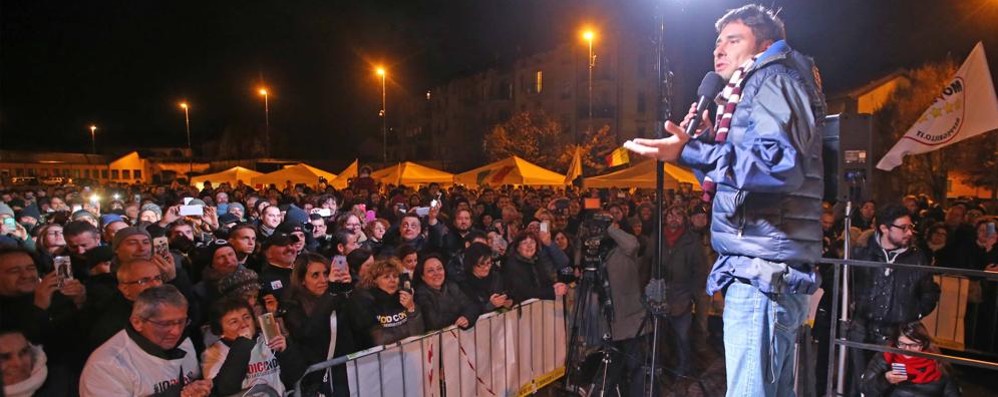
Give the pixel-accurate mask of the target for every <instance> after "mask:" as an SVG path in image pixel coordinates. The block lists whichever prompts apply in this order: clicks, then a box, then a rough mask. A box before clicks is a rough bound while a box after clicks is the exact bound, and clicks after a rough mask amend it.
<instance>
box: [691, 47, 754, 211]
mask: <svg viewBox="0 0 998 397" xmlns="http://www.w3.org/2000/svg"><path fill="white" fill-rule="evenodd" d="M759 55H761V53H759V54H756V55H755V56H753V57H752V58H751V59H749V60H747V61H745V63H742V64H741V66H739V67H738V69H735V73H734V74H732V75H731V79H729V80H728V84H727V85H726V86H724V90H723V91H721V95H720V96H719V97H718V98H717V119H716V120H715V122H714V124H715V125H717V132H716V133H715V134H714V142H716V143H723V142H724V141H726V140H727V139H728V129H730V128H731V117H732V116H733V115H734V114H735V107H736V106H738V101H740V100H741V99H742V83H744V79H745V70H747V69H748V68H749V67H750V66H752V64H754V63H755V60H756V58H758V57H759ZM716 192H717V183H716V182H715V181H714V180H713V179H711V177H710V175H707V176H704V178H703V196H702V197H701V199H702V200H703V201H704V202H707V203H709V202H711V200H713V199H714V193H716Z"/></svg>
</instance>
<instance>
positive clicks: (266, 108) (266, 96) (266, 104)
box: [258, 88, 270, 157]
mask: <svg viewBox="0 0 998 397" xmlns="http://www.w3.org/2000/svg"><path fill="white" fill-rule="evenodd" d="M258 92H259V93H260V95H261V96H263V121H264V125H265V127H264V128H265V130H264V145H265V147H264V153H266V155H267V157H270V93H269V92H267V89H266V88H260V90H259V91H258Z"/></svg>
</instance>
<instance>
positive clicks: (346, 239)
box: [333, 229, 354, 255]
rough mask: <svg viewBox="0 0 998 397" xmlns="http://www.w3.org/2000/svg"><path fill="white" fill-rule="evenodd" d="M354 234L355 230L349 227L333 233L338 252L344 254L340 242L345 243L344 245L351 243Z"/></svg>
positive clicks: (334, 245)
mask: <svg viewBox="0 0 998 397" xmlns="http://www.w3.org/2000/svg"><path fill="white" fill-rule="evenodd" d="M353 235H354V234H353V232H351V231H350V230H347V229H340V230H337V231H336V232H335V233H333V248H335V249H336V253H337V254H340V255H343V253H342V252H340V248H339V246H340V244H343V245H344V246H345V245H347V244H349V243H350V237H352V236H353Z"/></svg>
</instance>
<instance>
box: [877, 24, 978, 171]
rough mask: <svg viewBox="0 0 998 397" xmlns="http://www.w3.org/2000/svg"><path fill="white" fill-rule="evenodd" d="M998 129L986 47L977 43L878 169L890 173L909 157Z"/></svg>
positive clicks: (881, 160) (881, 161) (885, 156)
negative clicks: (905, 157) (985, 54)
mask: <svg viewBox="0 0 998 397" xmlns="http://www.w3.org/2000/svg"><path fill="white" fill-rule="evenodd" d="M995 129H998V98H996V97H995V86H994V84H993V83H992V82H991V72H990V71H989V70H988V60H987V57H985V56H984V44H983V43H980V42H978V43H977V45H976V46H974V50H973V51H971V52H970V56H968V57H967V60H966V61H964V62H963V66H960V70H957V71H956V76H953V79H952V80H951V81H950V82H949V84H946V87H944V88H943V90H942V92H941V93H940V94H939V97H937V98H936V101H935V102H933V103H932V106H929V109H928V110H926V111H925V113H922V117H920V118H919V119H918V121H916V122H915V125H913V126H911V128H910V129H909V130H908V132H906V133H905V134H904V136H903V137H901V140H900V141H898V143H896V144H894V147H892V148H891V150H890V151H888V152H887V154H886V155H884V158H882V159H880V162H879V163H877V168H879V169H882V170H884V171H890V170H893V169H894V168H895V167H897V166H899V165H901V160H902V159H903V158H904V156H906V155H909V154H920V153H927V152H931V151H933V150H938V149H940V148H943V147H945V146H949V145H952V144H954V143H957V142H960V141H962V140H964V139H967V138H970V137H973V136H977V135H981V134H983V133H985V132H988V131H992V130H995Z"/></svg>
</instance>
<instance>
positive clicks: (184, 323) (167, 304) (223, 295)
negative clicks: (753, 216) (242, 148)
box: [0, 172, 998, 396]
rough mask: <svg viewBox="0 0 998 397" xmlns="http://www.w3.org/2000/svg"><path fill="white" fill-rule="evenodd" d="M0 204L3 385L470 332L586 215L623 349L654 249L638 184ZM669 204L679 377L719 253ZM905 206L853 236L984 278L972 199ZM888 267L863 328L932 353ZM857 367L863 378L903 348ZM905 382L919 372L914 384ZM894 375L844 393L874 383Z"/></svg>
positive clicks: (545, 281)
mask: <svg viewBox="0 0 998 397" xmlns="http://www.w3.org/2000/svg"><path fill="white" fill-rule="evenodd" d="M0 198H2V203H0V218H2V219H3V220H4V229H3V233H2V236H0V360H2V362H3V385H4V386H3V387H4V392H5V395H8V396H21V395H24V396H27V395H75V394H76V393H79V394H80V395H83V396H105V395H182V396H206V395H231V394H235V393H240V392H247V391H253V392H261V393H271V394H266V395H282V394H283V393H285V392H286V391H288V390H290V389H292V388H293V387H294V383H295V382H296V381H297V380H298V379H299V378H301V376H302V375H303V373H304V371H305V368H306V367H307V366H308V365H311V364H315V363H318V362H322V361H325V360H327V359H330V358H333V357H340V356H343V355H346V354H349V353H354V352H358V351H361V350H364V349H367V348H370V347H373V346H378V345H385V344H390V343H394V342H397V341H399V340H402V339H404V338H406V337H409V336H414V335H420V334H423V333H426V332H430V331H434V330H438V329H442V328H446V327H450V326H457V327H460V328H462V329H467V328H470V327H474V326H475V323H476V320H477V319H478V317H479V316H480V315H482V314H485V313H489V312H492V311H497V310H498V311H502V310H510V309H511V308H513V307H514V306H515V305H516V304H518V303H520V302H523V301H525V300H528V299H533V298H537V299H561V297H563V296H566V295H567V294H569V292H570V290H571V289H572V287H573V285H574V284H573V283H574V282H575V281H576V280H577V278H578V276H579V275H580V274H581V273H582V272H583V271H584V270H583V269H580V267H581V266H582V263H581V259H580V258H581V257H582V255H580V251H581V250H582V249H583V248H584V247H582V245H583V242H582V241H580V239H579V236H580V235H581V234H584V233H585V231H584V230H582V229H583V226H584V224H585V222H586V219H587V217H592V216H594V215H595V214H599V215H601V216H605V217H607V218H608V219H610V220H611V221H610V225H609V227H608V228H607V229H608V230H607V236H606V238H607V239H609V240H608V241H613V242H614V247H615V248H616V251H613V250H611V251H610V254H609V256H608V257H606V258H605V259H606V263H607V267H608V269H609V272H610V279H611V282H612V283H613V284H615V285H613V287H614V288H613V299H614V300H615V301H616V312H617V314H616V315H617V317H616V318H615V319H614V320H613V326H614V327H615V328H619V329H621V330H625V331H626V332H627V333H628V334H629V336H627V337H624V336H621V337H619V338H618V337H617V336H614V338H613V339H614V342H618V341H619V342H621V343H624V346H625V347H623V348H622V349H624V350H634V349H637V348H638V347H635V346H633V344H634V343H635V340H634V339H632V337H633V336H634V335H635V334H636V333H637V332H636V331H637V328H639V327H640V324H641V323H642V322H641V320H642V318H643V317H644V311H643V308H642V306H641V304H640V299H641V291H642V290H643V288H644V285H645V284H646V283H647V281H648V279H649V277H650V273H651V265H650V264H651V263H652V262H653V261H652V259H653V258H652V255H653V252H654V249H653V248H652V247H653V244H654V230H655V219H654V211H653V200H652V199H653V194H652V192H646V191H640V190H638V191H633V192H632V191H629V190H620V189H604V190H584V189H578V188H573V187H569V188H557V189H556V188H529V187H511V186H503V187H497V188H490V187H482V188H466V187H462V186H452V187H447V188H443V187H441V186H438V185H436V184H430V185H428V186H424V187H421V188H418V189H416V188H411V187H404V186H382V185H379V184H378V183H376V182H375V181H374V180H373V179H371V178H370V177H369V176H367V174H366V173H364V172H362V175H361V177H358V178H356V179H355V180H354V181H352V183H351V186H350V187H349V188H347V189H343V190H336V189H333V188H332V187H330V186H328V185H326V184H325V182H324V181H319V183H318V184H317V185H315V186H304V185H292V184H291V183H288V184H286V185H285V186H283V187H277V186H269V187H265V188H253V187H251V186H248V185H245V184H242V183H237V184H234V185H229V184H227V183H223V184H219V185H213V184H211V183H210V182H209V183H205V185H204V186H203V188H201V189H196V188H194V187H191V186H185V185H181V184H179V183H173V184H171V185H117V184H110V185H106V186H95V187H68V186H63V187H47V188H34V189H32V188H18V189H10V190H2V191H0ZM665 201H666V203H665V204H666V208H667V210H666V211H665V216H664V219H663V222H664V232H663V247H664V249H663V253H662V255H663V257H662V263H663V265H664V268H663V270H664V271H663V275H664V277H665V278H666V281H667V283H668V286H669V288H668V293H669V299H668V302H669V308H668V316H669V318H670V321H669V324H670V325H671V331H670V332H671V333H672V334H671V335H673V336H674V337H673V338H671V339H673V340H675V342H671V345H672V346H671V348H670V349H668V350H669V352H670V353H669V354H670V358H668V359H667V360H666V361H667V362H668V363H669V364H668V365H670V366H672V367H673V371H671V372H672V373H675V374H678V375H683V376H685V375H691V374H693V373H694V372H695V371H694V368H696V367H697V366H699V365H701V364H702V363H701V362H699V360H700V358H702V357H705V356H707V355H708V353H707V352H708V351H711V350H713V351H717V346H711V344H710V342H709V341H708V335H709V330H708V318H707V317H708V314H709V313H710V309H709V308H710V306H711V297H710V296H708V295H707V294H706V293H705V288H704V286H705V285H706V282H707V274H708V273H709V271H710V267H711V265H712V259H713V258H714V257H715V254H714V252H713V250H712V249H711V247H710V236H709V234H710V233H711V232H710V224H709V219H710V217H709V211H710V209H709V207H707V206H705V205H704V204H703V202H702V201H701V200H700V196H699V193H698V192H694V191H693V190H692V187H691V186H683V187H682V188H680V189H679V190H677V191H670V192H669V194H668V195H667V196H666V197H665ZM594 203H595V204H594ZM902 203H903V204H904V206H903V207H902V206H901V205H900V203H899V204H898V205H891V204H889V205H887V206H884V208H879V209H878V208H876V204H875V203H872V202H870V203H868V204H864V205H863V206H862V208H861V210H860V211H858V212H857V217H856V219H854V220H853V222H852V226H853V228H854V229H855V230H854V233H852V236H853V238H854V239H855V241H856V242H857V246H859V247H861V248H865V249H867V251H868V252H870V254H869V255H870V256H868V257H867V258H868V259H872V260H881V261H886V262H893V261H895V260H897V261H899V262H900V263H908V262H904V261H903V259H902V258H906V257H908V256H912V255H922V254H921V252H924V253H925V254H926V255H925V257H926V258H929V260H928V261H925V262H924V263H922V262H918V261H915V262H918V263H920V264H924V265H926V266H930V265H944V266H953V267H964V268H973V269H979V270H994V271H998V265H996V263H998V260H996V259H995V258H996V250H995V247H994V244H995V237H994V234H989V231H993V224H994V223H993V218H990V217H988V216H987V212H986V211H984V210H983V208H982V207H980V206H977V205H976V204H971V203H957V204H952V205H949V206H948V207H947V208H945V211H943V209H942V207H941V206H939V205H936V204H933V203H931V202H929V201H928V200H927V199H924V198H921V199H920V198H918V197H906V198H905V199H904V200H903V201H902ZM868 207H869V208H868ZM825 215H826V216H827V219H825V217H823V223H824V224H825V225H826V228H825V240H826V256H829V257H835V256H839V255H840V252H839V251H838V248H837V247H840V246H841V245H840V241H841V238H842V224H843V222H842V219H841V218H842V216H841V215H839V214H837V213H836V212H834V211H833V210H832V208H831V207H828V208H827V212H826V214H825ZM826 220H827V222H825V221H826ZM937 221H938V223H937ZM989 222H990V223H989ZM988 225H992V226H988ZM975 227H976V228H975ZM921 236H924V238H919V237H921ZM873 248H878V249H873ZM878 255H879V256H878ZM884 255H886V256H887V258H881V257H880V256H884ZM905 274H907V273H905V272H904V271H897V272H895V273H893V277H892V278H890V280H887V281H884V280H882V279H884V278H885V277H887V276H889V275H876V274H871V275H869V277H868V278H860V281H858V282H859V283H866V284H862V285H863V286H866V287H868V288H865V289H863V288H861V291H864V292H861V294H865V295H863V296H864V298H862V299H859V300H857V312H858V313H860V316H859V317H860V318H861V319H862V321H859V322H861V323H862V324H860V325H864V326H865V328H864V329H865V331H863V336H862V339H864V340H868V341H872V340H877V341H883V342H884V343H896V344H897V345H898V346H902V345H905V344H907V345H911V344H913V343H918V344H919V347H920V348H928V346H929V345H928V342H927V341H925V339H924V337H923V335H922V334H923V333H924V330H919V329H917V327H914V328H912V327H908V328H903V327H898V325H901V324H908V323H911V322H913V321H917V320H918V319H919V318H920V317H921V316H923V315H925V314H927V313H928V312H929V311H931V310H932V309H933V308H934V307H935V301H936V300H937V299H938V287H937V286H935V284H934V283H932V281H931V277H930V278H929V279H928V281H926V279H925V278H924V277H923V276H922V275H921V274H915V275H913V276H911V277H907V276H904V275H905ZM826 279H830V277H827V278H826ZM888 284H889V285H891V286H893V287H892V288H886V287H885V286H886V285H888ZM983 288H984V291H983V294H984V295H988V294H991V295H993V294H994V289H993V287H988V284H987V283H983ZM885 291H886V293H892V294H894V295H903V294H916V295H915V296H913V297H912V298H911V299H913V300H911V301H907V300H903V299H899V298H898V299H894V300H892V301H890V302H892V303H891V305H897V306H899V307H898V308H897V309H896V310H895V309H883V310H887V312H886V313H881V312H877V310H865V309H864V308H876V309H882V308H883V305H881V304H880V301H878V300H877V299H879V298H880V297H881V296H882V294H883V293H885ZM878 294H881V295H878ZM576 300H577V299H576ZM991 300H992V301H993V300H994V299H993V298H992V299H991ZM866 302H869V305H867V304H866ZM910 302H914V303H912V304H909V303H910ZM978 302H979V303H978V304H980V305H986V304H987V300H986V299H982V300H980V301H978ZM992 305H993V303H992ZM889 306H890V305H889ZM892 307H893V306H892ZM819 317H820V315H819ZM819 320H820V319H819ZM826 321H827V319H826ZM826 324H827V322H826ZM856 329H859V328H856ZM903 329H907V330H908V331H906V332H903V333H901V334H900V336H899V334H897V332H898V331H899V330H903ZM892 330H893V331H894V333H891V331H892ZM621 334H623V332H622V333H621ZM867 335H869V336H870V337H869V338H867V337H866V336H867ZM819 338H820V335H819ZM877 338H879V339H877ZM906 338H907V339H906ZM920 338H921V339H920ZM980 338H982V339H988V338H992V336H991V334H990V333H983V334H982V335H980ZM913 340H914V341H915V342H912V341H913ZM971 343H984V342H983V340H982V341H980V342H976V341H975V342H971ZM989 343H992V342H990V339H989ZM982 346H983V345H982ZM990 346H991V351H994V346H993V344H992V345H990ZM863 359H864V363H863V367H862V368H861V369H858V371H859V372H858V373H864V372H865V373H871V371H873V373H876V372H878V371H880V372H883V368H884V366H885V365H887V366H888V367H889V366H890V363H891V362H896V361H898V359H897V357H896V356H880V355H878V356H876V357H869V358H868V357H865V356H864V357H863ZM885 359H886V360H887V361H886V363H887V364H885V361H884V360H885ZM892 360H893V361H892ZM909 361H911V360H909ZM819 362H820V361H819ZM866 362H869V367H867V366H866ZM629 366H630V365H629ZM818 379H819V380H823V377H821V376H819V377H818ZM919 379H929V378H917V379H911V381H913V382H917V381H919ZM881 380H885V381H887V383H886V384H885V383H884V382H881ZM897 380H898V379H896V378H893V377H891V376H887V377H884V378H883V379H880V378H878V379H877V381H876V382H873V383H870V384H862V385H857V387H862V388H864V390H878V391H880V390H884V389H885V388H887V387H890V386H892V385H896V384H897V383H899V382H904V380H900V381H898V382H895V381H897ZM935 380H938V378H936V379H935ZM621 382H622V383H625V384H626V383H627V382H628V381H627V380H621ZM303 387H304V390H305V392H306V395H320V394H321V395H327V396H329V395H348V394H349V392H348V382H347V376H346V372H345V368H344V367H342V366H340V367H334V368H332V369H330V370H328V371H326V372H319V373H315V374H312V375H310V376H308V377H306V378H305V379H304V380H303Z"/></svg>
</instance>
